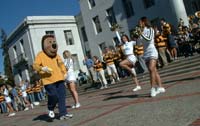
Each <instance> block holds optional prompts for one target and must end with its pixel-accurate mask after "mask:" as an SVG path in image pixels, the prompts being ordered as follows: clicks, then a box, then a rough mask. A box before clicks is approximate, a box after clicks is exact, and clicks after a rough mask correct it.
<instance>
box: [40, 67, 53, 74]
mask: <svg viewBox="0 0 200 126" xmlns="http://www.w3.org/2000/svg"><path fill="white" fill-rule="evenodd" d="M41 70H42V71H43V72H45V73H51V72H52V70H51V68H48V67H47V66H45V67H42V68H41Z"/></svg>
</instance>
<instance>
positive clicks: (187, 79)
mask: <svg viewBox="0 0 200 126" xmlns="http://www.w3.org/2000/svg"><path fill="white" fill-rule="evenodd" d="M196 79H200V76H196V77H188V78H183V79H175V80H170V81H164V84H168V83H172V82H177V81H191V80H196Z"/></svg>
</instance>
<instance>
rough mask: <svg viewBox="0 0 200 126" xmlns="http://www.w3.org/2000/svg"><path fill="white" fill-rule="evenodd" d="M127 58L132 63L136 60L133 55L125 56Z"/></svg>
mask: <svg viewBox="0 0 200 126" xmlns="http://www.w3.org/2000/svg"><path fill="white" fill-rule="evenodd" d="M127 60H128V61H130V62H131V63H132V64H135V63H136V61H137V58H136V57H135V56H134V55H129V56H128V57H127Z"/></svg>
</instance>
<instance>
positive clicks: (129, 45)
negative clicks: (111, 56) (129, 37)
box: [123, 41, 136, 55]
mask: <svg viewBox="0 0 200 126" xmlns="http://www.w3.org/2000/svg"><path fill="white" fill-rule="evenodd" d="M134 45H136V41H130V42H125V43H124V44H123V53H124V54H125V55H134V53H133V52H134Z"/></svg>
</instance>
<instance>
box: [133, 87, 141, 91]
mask: <svg viewBox="0 0 200 126" xmlns="http://www.w3.org/2000/svg"><path fill="white" fill-rule="evenodd" d="M141 89H142V88H141V86H136V87H135V88H134V89H133V91H134V92H135V91H139V90H141Z"/></svg>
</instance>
